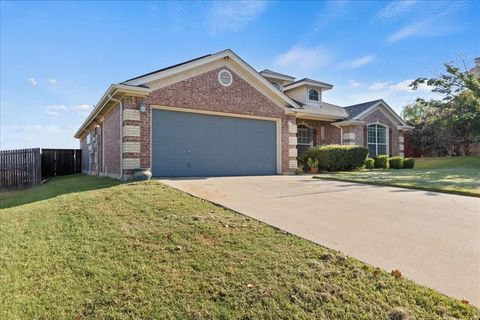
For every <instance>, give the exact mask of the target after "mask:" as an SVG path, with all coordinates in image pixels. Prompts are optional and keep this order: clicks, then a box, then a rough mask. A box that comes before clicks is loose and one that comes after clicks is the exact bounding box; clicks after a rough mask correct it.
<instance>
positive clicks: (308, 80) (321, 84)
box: [285, 78, 333, 88]
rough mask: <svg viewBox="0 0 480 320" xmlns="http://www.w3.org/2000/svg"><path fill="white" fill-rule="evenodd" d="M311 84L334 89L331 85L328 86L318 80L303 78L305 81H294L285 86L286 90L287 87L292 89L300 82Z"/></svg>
mask: <svg viewBox="0 0 480 320" xmlns="http://www.w3.org/2000/svg"><path fill="white" fill-rule="evenodd" d="M302 81H303V82H311V83H315V84H318V85H320V86H324V87H333V85H331V84H328V83H326V82H322V81H318V80H313V79H310V78H303V79H300V80H297V81H294V82H290V83H289V84H287V85H286V86H285V88H287V87H290V86H293V85H294V84H297V83H299V82H302Z"/></svg>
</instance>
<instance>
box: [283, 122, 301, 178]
mask: <svg viewBox="0 0 480 320" xmlns="http://www.w3.org/2000/svg"><path fill="white" fill-rule="evenodd" d="M286 121H287V126H288V133H287V138H288V157H287V159H288V170H287V172H284V173H291V172H294V171H295V169H297V168H298V162H297V124H296V119H295V117H287V120H286Z"/></svg>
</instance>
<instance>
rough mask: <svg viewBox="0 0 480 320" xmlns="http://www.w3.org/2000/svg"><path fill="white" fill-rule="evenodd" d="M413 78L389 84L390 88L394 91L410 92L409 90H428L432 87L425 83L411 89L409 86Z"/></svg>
mask: <svg viewBox="0 0 480 320" xmlns="http://www.w3.org/2000/svg"><path fill="white" fill-rule="evenodd" d="M413 81H414V80H413V79H407V80H402V81H399V82H397V83H395V84H392V85H390V86H389V88H390V89H391V90H395V91H403V92H410V91H420V92H430V91H432V89H433V87H430V86H428V85H427V84H420V85H419V86H418V88H417V90H413V89H412V88H411V87H410V84H411V83H412V82H413Z"/></svg>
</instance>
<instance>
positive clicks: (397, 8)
mask: <svg viewBox="0 0 480 320" xmlns="http://www.w3.org/2000/svg"><path fill="white" fill-rule="evenodd" d="M416 2H417V1H415V0H405V1H393V2H390V3H389V4H388V5H386V6H385V7H383V8H382V9H380V10H379V11H378V12H377V14H376V15H375V18H374V20H387V19H395V18H399V17H401V16H403V15H404V14H405V13H406V12H408V11H409V10H410V9H411V8H412V6H413V5H414V4H415V3H416Z"/></svg>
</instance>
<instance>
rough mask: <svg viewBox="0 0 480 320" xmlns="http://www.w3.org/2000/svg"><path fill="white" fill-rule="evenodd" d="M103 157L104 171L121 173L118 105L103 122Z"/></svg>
mask: <svg viewBox="0 0 480 320" xmlns="http://www.w3.org/2000/svg"><path fill="white" fill-rule="evenodd" d="M102 130H103V140H104V142H103V148H104V150H102V153H103V159H104V163H103V166H102V171H103V172H104V173H107V174H119V173H120V107H119V106H116V107H115V108H113V109H112V110H111V111H110V112H109V113H108V114H107V115H106V116H105V119H104V121H103V123H102Z"/></svg>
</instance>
